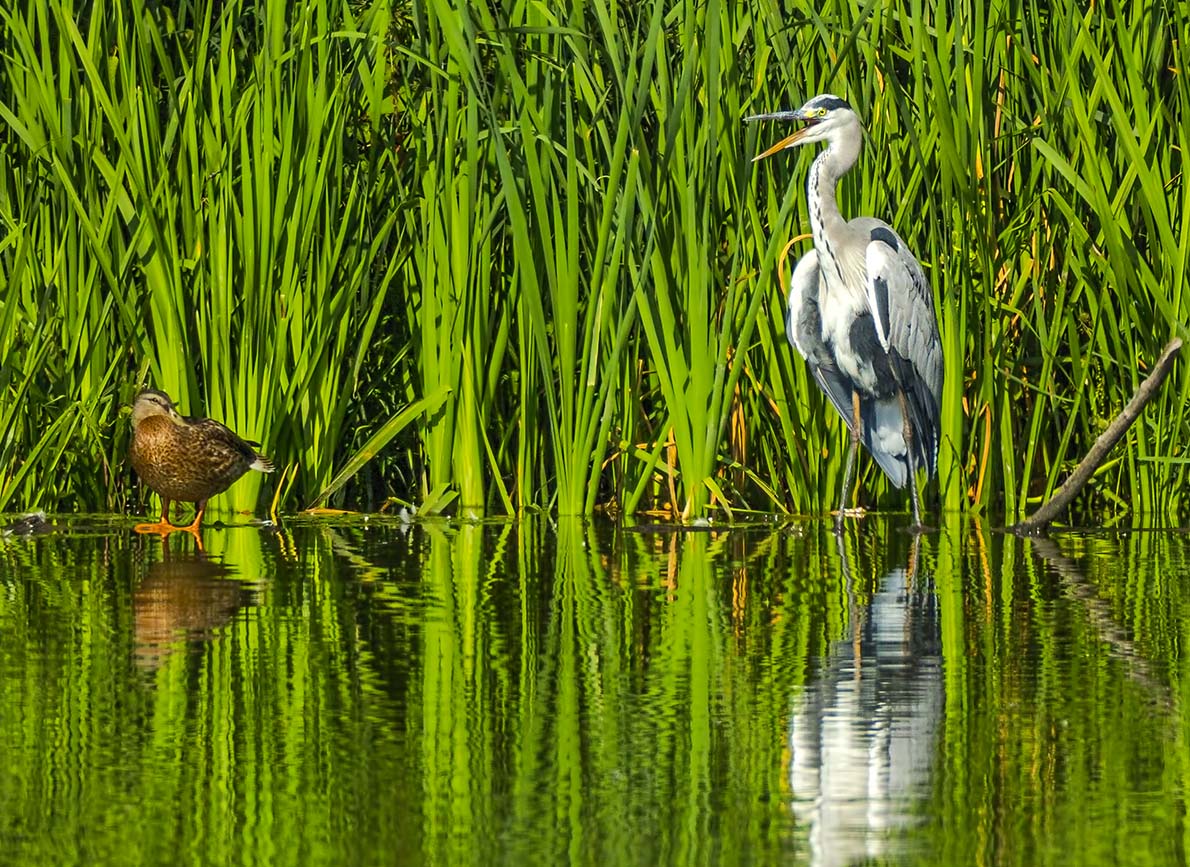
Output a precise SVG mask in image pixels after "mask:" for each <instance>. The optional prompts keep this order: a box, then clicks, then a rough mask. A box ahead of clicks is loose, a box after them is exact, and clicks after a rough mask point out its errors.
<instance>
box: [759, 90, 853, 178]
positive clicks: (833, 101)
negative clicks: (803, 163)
mask: <svg viewBox="0 0 1190 867" xmlns="http://www.w3.org/2000/svg"><path fill="white" fill-rule="evenodd" d="M744 120H745V121H753V120H792V121H797V122H798V123H801V124H802V126H801V128H800V129H798V130H797V131H796V132H794V133H793V134H792V135H788V136H786V137H785V138H783V139H781V141H779V142H777V143H776V144H775V145H773V146H772V147H771V148H769V149H768V150H766V151H765V152H764V153H761V154H758V155H757V156H755V157H753V158H752V162H756V161H757V160H762V159H764V158H765V157H768V156H772V155H773V154H775V153H776V152H777V151H780V150H785V148H792V147H797V146H798V145H804V144H810V143H811V142H817V141H830V140H833V139H835V138H837V137H841V136H843V137H854V138H856V139H858V138H859V137H860V135H861V134H862V133H861V131H860V126H859V116H858V115H857V114H856V113H855V110H854V109H852V107H851V105H850V103H848V102H847V100H845V99H842V98H841V97H838V96H835V95H834V94H833V93H823V94H820V95H818V96H816V97H814V98H813V99H811V100H810V101H809V102H807V103H806V104H805V105H803V106H802V107H801V108H799V109H796V110H794V111H777V112H773V113H772V114H754V115H752V116H751V117H746V118H744Z"/></svg>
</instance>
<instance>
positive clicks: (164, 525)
mask: <svg viewBox="0 0 1190 867" xmlns="http://www.w3.org/2000/svg"><path fill="white" fill-rule="evenodd" d="M170 503H171V501H170V500H168V499H166V498H165V497H162V498H161V520H160V521H158V522H157V523H156V524H137V525H136V526H135V527H133V528H132V529H133V530H135V531H136V532H138V533H157V534H158V535H161V536H167V535H169V534H170V533H172V532H173V531H174V530H176V529H178V528H177V527H175V526H174V525H173V524H171V523H170V521H169V506H170Z"/></svg>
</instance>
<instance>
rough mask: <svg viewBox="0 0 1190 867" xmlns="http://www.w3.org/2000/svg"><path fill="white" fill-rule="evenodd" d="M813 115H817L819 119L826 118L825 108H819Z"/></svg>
mask: <svg viewBox="0 0 1190 867" xmlns="http://www.w3.org/2000/svg"><path fill="white" fill-rule="evenodd" d="M814 113H815V114H816V115H818V116H819V117H826V109H825V108H820V109H818V111H816V112H814Z"/></svg>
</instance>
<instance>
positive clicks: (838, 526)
mask: <svg viewBox="0 0 1190 867" xmlns="http://www.w3.org/2000/svg"><path fill="white" fill-rule="evenodd" d="M866 514H867V510H866V509H865V508H864V507H863V506H857V507H855V508H854V509H835V510H834V511H832V512H831V515H832V516H834V519H835V532H836V533H842V532H843V522H844V521H845V520H847V519H848V518H857V519H858V518H862V517H863V516H864V515H866Z"/></svg>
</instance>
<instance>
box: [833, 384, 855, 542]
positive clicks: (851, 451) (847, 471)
mask: <svg viewBox="0 0 1190 867" xmlns="http://www.w3.org/2000/svg"><path fill="white" fill-rule="evenodd" d="M851 413H852V415H851V424H850V425H848V427H849V428H850V429H851V437H850V439H851V441H850V443H849V444H848V446H847V462H846V463H845V464H843V492H842V494H841V495H840V498H839V511H838V512H836V513H835V530H837V531H842V529H843V516H844V515H845V514H846V513H847V501H848V500H850V499H851V484H852V482H853V481H854V477H855V452H856V449H857V448H858V447H859V426H860V415H859V392H858V391H852V392H851Z"/></svg>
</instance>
